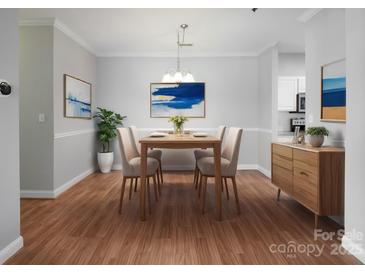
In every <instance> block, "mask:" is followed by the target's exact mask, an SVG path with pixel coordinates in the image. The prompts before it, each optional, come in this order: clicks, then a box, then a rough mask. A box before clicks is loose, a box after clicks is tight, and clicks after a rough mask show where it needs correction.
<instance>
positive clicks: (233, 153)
mask: <svg viewBox="0 0 365 274" xmlns="http://www.w3.org/2000/svg"><path fill="white" fill-rule="evenodd" d="M241 138H242V129H241V128H235V127H231V128H230V129H229V132H228V136H227V139H226V142H225V146H224V148H223V151H222V157H221V176H222V189H223V181H224V184H225V187H226V192H227V199H229V194H228V186H227V179H231V180H232V184H233V191H234V195H235V198H236V206H237V212H238V213H240V204H239V199H238V193H237V184H236V173H237V163H238V156H239V151H240V145H241ZM197 166H198V169H199V172H200V174H201V177H200V182H199V192H200V190H201V187H203V190H202V191H203V193H202V213H203V214H204V210H205V196H206V191H207V181H208V177H214V175H215V174H214V170H215V168H214V157H203V158H201V159H199V160H198V161H197Z"/></svg>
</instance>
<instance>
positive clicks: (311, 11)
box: [297, 9, 322, 23]
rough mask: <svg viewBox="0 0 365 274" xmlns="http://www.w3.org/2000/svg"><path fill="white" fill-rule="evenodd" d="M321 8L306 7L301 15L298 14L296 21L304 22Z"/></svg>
mask: <svg viewBox="0 0 365 274" xmlns="http://www.w3.org/2000/svg"><path fill="white" fill-rule="evenodd" d="M321 10H322V9H308V10H306V11H305V12H303V13H302V14H301V15H299V16H298V18H297V21H299V22H301V23H306V22H308V21H309V20H310V19H312V17H314V16H315V15H316V14H317V13H319V12H320V11H321Z"/></svg>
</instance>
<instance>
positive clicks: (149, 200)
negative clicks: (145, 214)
mask: <svg viewBox="0 0 365 274" xmlns="http://www.w3.org/2000/svg"><path fill="white" fill-rule="evenodd" d="M147 200H148V211H149V213H150V214H151V212H152V210H151V195H150V178H149V177H147Z"/></svg>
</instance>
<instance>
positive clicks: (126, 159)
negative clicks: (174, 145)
mask: <svg viewBox="0 0 365 274" xmlns="http://www.w3.org/2000/svg"><path fill="white" fill-rule="evenodd" d="M117 132H118V140H119V147H120V154H121V158H122V167H123V180H122V189H121V193H120V204H119V214H121V213H122V205H123V197H124V190H125V185H126V182H127V179H130V187H129V199H131V194H132V188H133V180H136V184H137V180H138V178H140V177H141V157H140V156H139V154H138V151H137V150H136V149H135V145H134V140H133V138H132V133H131V130H130V129H129V128H118V131H117ZM158 167H159V164H158V161H157V160H156V159H154V158H152V157H147V173H146V177H147V180H146V181H147V199H148V207H149V211H150V212H151V199H150V178H152V180H153V186H154V192H155V198H156V201H158V190H157V180H156V179H157V170H158Z"/></svg>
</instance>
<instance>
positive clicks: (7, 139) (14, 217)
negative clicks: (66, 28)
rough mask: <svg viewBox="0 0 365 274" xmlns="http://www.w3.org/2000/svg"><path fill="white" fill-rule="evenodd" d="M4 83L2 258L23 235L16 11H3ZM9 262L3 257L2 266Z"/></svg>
mask: <svg viewBox="0 0 365 274" xmlns="http://www.w3.org/2000/svg"><path fill="white" fill-rule="evenodd" d="M0 33H1V35H0V60H1V66H0V79H5V80H7V81H9V82H10V83H11V85H12V88H13V92H12V94H11V96H9V97H8V98H0V126H1V134H0V151H1V153H0V181H1V183H0V255H1V251H2V250H3V249H4V248H5V247H7V246H9V244H10V243H12V242H13V241H15V240H16V239H18V238H19V235H20V220H19V213H20V206H19V79H18V77H19V76H18V74H19V72H18V69H19V63H18V59H19V58H18V44H19V35H18V20H17V11H16V10H15V9H0ZM4 259H5V258H3V257H1V256H0V263H2V260H4Z"/></svg>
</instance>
